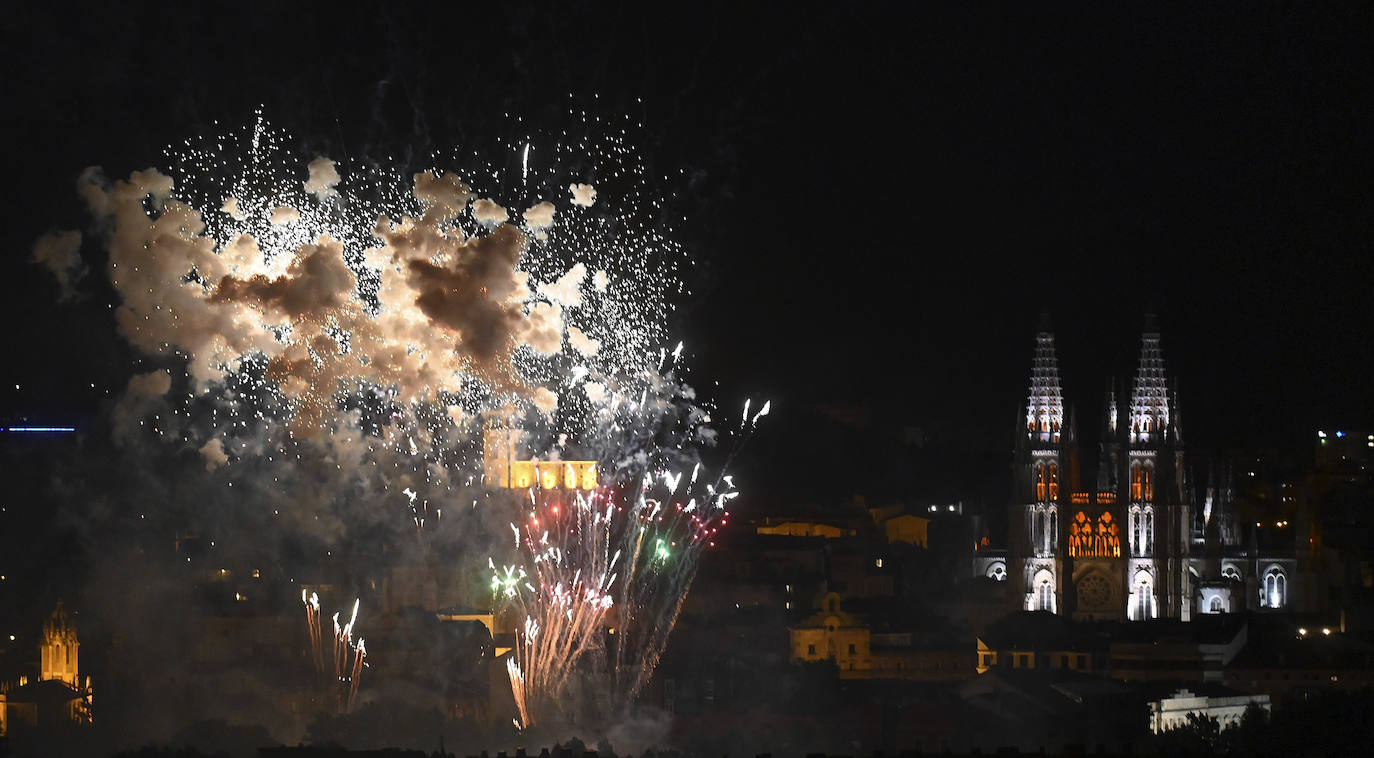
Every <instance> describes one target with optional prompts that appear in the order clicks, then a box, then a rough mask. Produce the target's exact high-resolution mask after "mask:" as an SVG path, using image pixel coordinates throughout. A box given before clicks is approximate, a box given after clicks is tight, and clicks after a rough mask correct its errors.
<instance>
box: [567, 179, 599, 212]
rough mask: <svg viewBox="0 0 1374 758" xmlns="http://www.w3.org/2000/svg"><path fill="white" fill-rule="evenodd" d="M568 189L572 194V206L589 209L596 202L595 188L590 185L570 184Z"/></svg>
mask: <svg viewBox="0 0 1374 758" xmlns="http://www.w3.org/2000/svg"><path fill="white" fill-rule="evenodd" d="M568 189H569V190H570V191H571V192H572V204H573V205H580V206H582V207H583V208H590V207H592V203H595V202H596V188H595V187H593V186H592V185H590V184H570V185H568Z"/></svg>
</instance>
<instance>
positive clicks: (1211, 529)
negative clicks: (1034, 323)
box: [975, 315, 1297, 621]
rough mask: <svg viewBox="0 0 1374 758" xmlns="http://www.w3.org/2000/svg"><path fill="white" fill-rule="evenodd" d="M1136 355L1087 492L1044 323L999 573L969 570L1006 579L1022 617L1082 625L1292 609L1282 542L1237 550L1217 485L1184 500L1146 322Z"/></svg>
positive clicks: (1181, 467) (1111, 404)
mask: <svg viewBox="0 0 1374 758" xmlns="http://www.w3.org/2000/svg"><path fill="white" fill-rule="evenodd" d="M1140 345H1141V346H1140V357H1139V361H1138V363H1137V369H1136V373H1135V376H1134V379H1133V381H1132V383H1131V385H1130V394H1129V395H1128V396H1124V399H1125V400H1126V402H1125V403H1121V402H1119V398H1118V394H1117V392H1116V390H1115V389H1114V388H1112V387H1110V386H1109V388H1108V390H1107V393H1106V402H1105V407H1104V413H1103V426H1102V435H1101V442H1100V445H1099V454H1098V459H1097V477H1096V482H1095V485H1094V486H1093V487H1091V488H1088V487H1084V486H1083V484H1082V482H1081V481H1080V477H1079V471H1080V463H1081V461H1080V450H1079V447H1078V441H1077V435H1076V428H1075V423H1074V418H1073V417H1072V413H1071V412H1070V413H1066V411H1065V402H1064V397H1063V392H1062V389H1061V386H1060V378H1059V365H1058V356H1057V354H1056V351H1055V342H1054V332H1053V331H1052V330H1051V328H1050V324H1049V320H1048V317H1045V318H1043V319H1042V321H1041V324H1040V328H1039V330H1038V333H1037V335H1036V342H1035V357H1034V362H1033V366H1032V370H1031V380H1030V391H1029V396H1028V399H1027V401H1026V405H1025V408H1024V410H1025V414H1024V418H1023V419H1019V420H1018V425H1019V431H1018V433H1017V437H1016V445H1015V452H1014V456H1015V457H1014V470H1015V474H1014V476H1015V481H1014V484H1013V496H1012V498H1013V502H1012V505H1011V509H1010V513H1009V517H1010V521H1009V526H1010V530H1009V535H1010V538H1009V545H1008V549H1009V550H1008V553H1009V554H1008V557H1007V561H1006V565H1005V574H1003V573H1002V572H1001V571H1000V570H999V569H1001V568H1002V567H1001V566H999V565H996V564H995V563H993V562H990V560H991V559H981V562H980V559H975V572H976V573H977V575H979V576H989V577H992V578H994V579H998V580H1001V579H1002V578H1003V577H1004V576H1005V578H1006V579H1007V580H1009V581H1010V582H1012V588H1013V593H1012V594H1013V596H1014V597H1015V598H1016V602H1017V605H1018V607H1019V608H1020V609H1022V610H1044V611H1050V612H1051V613H1056V614H1061V615H1067V616H1071V617H1073V618H1075V619H1080V620H1122V621H1127V620H1129V621H1141V620H1149V619H1156V618H1172V619H1180V620H1183V621H1187V620H1189V619H1190V618H1192V616H1193V614H1195V613H1222V612H1236V611H1240V610H1244V609H1247V608H1249V609H1258V610H1284V609H1287V608H1289V606H1290V605H1291V603H1292V601H1293V598H1292V593H1293V590H1294V589H1295V588H1296V586H1297V585H1296V584H1295V582H1294V579H1295V578H1296V572H1297V565H1296V558H1295V556H1294V554H1293V551H1292V548H1291V545H1290V546H1288V548H1287V549H1286V550H1285V549H1284V547H1283V546H1282V545H1280V546H1278V547H1276V548H1275V549H1267V548H1266V546H1265V545H1263V544H1261V545H1259V546H1258V547H1255V543H1254V541H1253V540H1251V541H1250V542H1249V543H1247V542H1246V541H1245V540H1244V535H1243V534H1242V533H1241V532H1240V530H1238V529H1235V528H1234V527H1235V522H1234V513H1232V512H1231V511H1233V510H1234V507H1233V506H1232V505H1231V504H1230V496H1229V490H1228V489H1227V488H1226V487H1225V486H1222V487H1220V488H1219V487H1217V486H1215V483H1214V486H1213V487H1212V488H1210V489H1207V490H1205V492H1203V493H1202V494H1201V497H1200V498H1194V497H1193V496H1192V489H1191V485H1190V483H1189V481H1188V473H1189V469H1188V467H1187V465H1186V464H1185V458H1184V444H1183V431H1182V423H1181V418H1180V416H1181V414H1180V412H1179V403H1178V397H1177V395H1176V394H1174V393H1172V392H1171V391H1170V388H1169V382H1168V378H1167V376H1166V374H1165V369H1164V357H1163V351H1162V350H1161V347H1160V334H1159V329H1158V326H1157V324H1156V321H1155V318H1154V316H1153V315H1149V316H1147V317H1146V322H1145V328H1144V332H1143V334H1142V336H1141V343H1140ZM1223 484H1224V483H1223ZM1196 500H1201V501H1202V502H1201V505H1202V507H1201V509H1195V508H1194V504H1195V501H1196ZM1259 526H1260V525H1258V524H1257V528H1258V527H1259ZM1286 526H1287V522H1286V521H1282V522H1279V523H1276V524H1274V527H1275V528H1286ZM1289 536H1290V537H1291V533H1290V534H1289ZM1289 542H1290V543H1291V542H1292V540H1291V539H1290V540H1289ZM985 564H986V565H985Z"/></svg>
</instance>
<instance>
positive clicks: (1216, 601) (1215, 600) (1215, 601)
mask: <svg viewBox="0 0 1374 758" xmlns="http://www.w3.org/2000/svg"><path fill="white" fill-rule="evenodd" d="M1208 610H1209V611H1211V612H1212V613H1221V612H1222V610H1224V609H1223V608H1222V604H1221V598H1220V597H1216V596H1213V597H1212V603H1211V605H1210V606H1208Z"/></svg>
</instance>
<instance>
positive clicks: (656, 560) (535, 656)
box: [488, 405, 769, 726]
mask: <svg viewBox="0 0 1374 758" xmlns="http://www.w3.org/2000/svg"><path fill="white" fill-rule="evenodd" d="M768 407H769V406H768V405H765V406H764V408H765V409H764V410H761V411H759V412H758V413H757V414H756V415H754V416H753V417H752V419H751V418H750V417H749V416H748V415H746V416H745V420H744V422H743V424H742V428H745V429H746V430H747V431H749V432H752V430H753V429H754V428H755V426H756V425H757V422H758V419H759V418H761V417H762V416H763V415H766V414H767V412H768V411H767V408H768ZM659 418H660V419H661V418H662V417H661V416H660V417H659ZM650 436H652V435H650ZM748 439H749V437H748V435H745V436H744V437H743V438H742V439H741V440H740V442H739V444H737V445H736V448H735V452H737V451H738V449H739V448H740V447H741V446H742V445H743V444H744V443H746V442H747V441H748ZM641 449H644V448H641ZM648 450H650V451H653V450H654V448H648ZM659 450H660V451H661V450H662V448H659ZM660 454H661V453H660ZM733 454H734V453H733V452H732V455H733ZM658 462H662V461H661V460H660V461H658ZM700 472H701V464H700V463H696V464H694V465H693V466H692V468H691V475H690V478H688V479H687V482H686V485H685V486H683V479H684V475H685V472H683V471H662V470H660V471H659V472H658V473H656V474H655V473H645V474H642V475H641V478H640V480H639V482H637V486H635V487H632V488H629V489H628V492H622V491H618V490H617V488H615V487H601V488H599V489H597V490H595V491H593V492H592V493H590V494H582V493H577V494H576V495H575V502H574V503H573V504H572V505H571V507H569V504H568V503H567V500H566V498H565V497H561V495H563V494H564V493H563V492H560V491H556V490H555V491H548V492H545V491H534V490H531V491H530V493H529V495H530V503H531V507H532V509H531V510H530V512H529V516H528V518H527V519H526V522H525V524H524V526H523V528H521V527H517V526H516V525H515V524H511V529H512V531H513V533H514V534H515V538H516V547H517V550H519V551H520V553H521V555H522V556H523V557H524V560H525V564H524V565H521V566H505V567H504V568H502V569H501V570H498V569H497V568H496V564H495V562H494V561H493V560H491V559H489V560H488V566H489V568H490V569H491V588H492V593H493V596H494V597H496V598H497V599H498V600H501V599H504V601H505V602H506V604H507V606H508V607H511V608H513V609H515V610H516V611H517V612H518V614H519V615H521V616H523V617H524V619H525V621H524V627H523V629H521V630H520V631H518V632H517V635H516V638H517V641H516V649H515V656H514V657H513V658H512V659H510V660H508V662H507V671H508V674H509V676H510V680H511V688H512V692H513V693H515V697H516V704H517V707H518V709H519V710H520V715H521V720H522V723H523V725H524V726H530V725H532V724H534V723H537V722H539V721H542V720H544V719H546V718H547V717H548V716H549V715H551V714H552V713H554V712H555V711H556V710H558V708H559V705H560V703H561V701H562V700H563V698H564V695H565V692H566V688H567V686H568V682H569V678H570V677H571V676H572V675H573V674H574V673H576V672H578V671H580V670H581V671H584V672H585V669H587V668H588V667H589V666H590V665H591V663H592V662H591V661H590V660H589V659H590V658H591V656H590V655H589V654H591V653H594V652H595V653H607V656H606V663H607V664H608V665H609V671H607V672H606V673H607V676H608V677H609V681H608V682H607V685H608V690H607V694H609V696H610V699H611V707H612V708H614V709H617V710H623V709H625V708H627V707H628V706H629V705H631V704H632V703H633V702H634V699H635V697H636V696H637V695H638V694H639V692H640V690H641V689H642V688H643V687H644V685H645V684H646V683H647V682H648V680H649V678H650V677H651V676H652V675H653V672H654V669H655V668H656V666H657V664H658V661H659V658H660V657H661V656H662V653H663V650H664V649H665V647H666V646H667V641H668V636H669V634H670V633H671V631H672V629H673V626H674V625H675V624H676V622H677V618H678V615H679V614H680V613H681V610H682V605H683V602H684V600H685V599H686V596H687V591H688V589H690V587H691V583H692V580H693V579H694V578H695V576H696V570H697V566H698V558H699V557H700V555H701V553H702V552H703V551H704V550H705V549H706V548H707V547H709V546H710V545H712V544H714V543H713V542H712V540H713V539H714V536H715V534H716V533H717V531H718V530H719V529H720V528H722V527H724V526H725V524H726V523H727V522H728V519H729V515H730V513H729V511H728V510H727V506H728V503H729V502H730V501H731V500H733V499H734V498H735V497H737V496H738V494H739V493H738V491H737V490H735V488H734V483H733V480H732V478H731V477H730V476H728V475H723V474H722V475H721V476H720V477H717V479H716V480H715V481H714V482H709V483H708V482H704V481H700V480H699V476H700ZM602 503H604V504H605V505H604V507H603V506H602V505H601V504H602ZM527 567H528V568H527ZM613 606H614V607H615V608H616V614H617V616H616V618H617V622H616V623H617V627H618V629H619V633H618V634H617V635H616V637H615V644H614V646H613V649H612V650H610V651H605V650H603V647H602V638H601V636H600V635H601V633H602V632H603V631H604V630H605V629H606V628H607V625H608V619H609V614H610V611H611V608H612V607H613Z"/></svg>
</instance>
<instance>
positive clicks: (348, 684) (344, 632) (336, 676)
mask: <svg viewBox="0 0 1374 758" xmlns="http://www.w3.org/2000/svg"><path fill="white" fill-rule="evenodd" d="M301 602H302V604H304V606H305V624H306V629H307V631H308V632H309V634H310V649H311V661H312V662H313V663H314V664H315V673H316V674H319V675H324V674H325V669H324V656H323V652H322V650H321V644H320V641H321V637H322V636H323V635H322V631H321V629H320V598H319V596H318V595H316V594H315V593H313V592H312V593H310V594H309V596H307V595H306V590H301ZM359 605H360V600H356V599H355V600H354V601H353V615H352V617H350V618H349V620H348V623H347V624H344V625H342V626H340V625H339V614H338V613H335V614H334V616H333V622H334V647H333V653H332V655H331V656H330V661H331V663H332V664H333V671H332V672H331V673H332V677H331V678H330V680H329V688H328V689H329V691H330V692H331V693H332V694H331V698H332V699H334V700H335V701H336V705H337V707H338V710H339V712H340V713H346V712H348V711H350V710H352V709H353V703H354V702H355V701H356V700H357V699H358V684H359V683H360V682H361V681H362V674H363V666H364V665H365V660H366V658H367V645H366V644H365V643H364V642H363V640H362V638H359V639H358V642H357V644H354V642H353V627H354V625H355V624H356V623H357V621H358V607H359Z"/></svg>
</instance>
